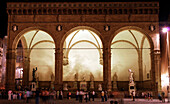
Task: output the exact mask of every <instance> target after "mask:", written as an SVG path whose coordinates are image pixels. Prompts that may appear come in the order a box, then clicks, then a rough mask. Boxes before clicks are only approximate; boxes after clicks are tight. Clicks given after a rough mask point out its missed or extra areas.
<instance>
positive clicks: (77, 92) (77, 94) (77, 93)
mask: <svg viewBox="0 0 170 104" xmlns="http://www.w3.org/2000/svg"><path fill="white" fill-rule="evenodd" d="M78 97H79V91H78V90H77V91H76V101H77V100H78Z"/></svg>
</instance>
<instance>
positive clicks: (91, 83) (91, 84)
mask: <svg viewBox="0 0 170 104" xmlns="http://www.w3.org/2000/svg"><path fill="white" fill-rule="evenodd" d="M90 89H94V81H91V82H90Z"/></svg>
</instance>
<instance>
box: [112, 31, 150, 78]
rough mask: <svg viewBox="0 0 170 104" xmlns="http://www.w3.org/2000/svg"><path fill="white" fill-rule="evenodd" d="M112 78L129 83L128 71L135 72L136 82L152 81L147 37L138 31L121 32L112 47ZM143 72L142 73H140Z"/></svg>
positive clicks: (113, 41)
mask: <svg viewBox="0 0 170 104" xmlns="http://www.w3.org/2000/svg"><path fill="white" fill-rule="evenodd" d="M111 53H112V56H111V72H112V73H111V76H112V80H113V79H114V76H116V77H117V81H129V72H128V69H131V70H132V71H133V72H134V80H135V81H139V80H140V78H139V77H142V78H143V79H142V80H143V81H146V80H150V71H151V56H150V43H149V41H148V39H147V37H146V36H145V35H144V34H142V33H141V32H139V31H136V30H124V31H121V32H119V33H118V34H117V35H116V36H115V37H114V39H113V40H112V45H111ZM140 70H141V71H140Z"/></svg>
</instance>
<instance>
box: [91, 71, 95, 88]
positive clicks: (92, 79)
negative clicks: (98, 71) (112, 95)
mask: <svg viewBox="0 0 170 104" xmlns="http://www.w3.org/2000/svg"><path fill="white" fill-rule="evenodd" d="M90 89H94V76H93V74H92V73H90Z"/></svg>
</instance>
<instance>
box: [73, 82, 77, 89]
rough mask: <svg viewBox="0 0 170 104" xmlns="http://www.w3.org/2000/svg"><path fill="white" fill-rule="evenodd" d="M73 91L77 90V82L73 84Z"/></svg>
mask: <svg viewBox="0 0 170 104" xmlns="http://www.w3.org/2000/svg"><path fill="white" fill-rule="evenodd" d="M73 89H77V81H75V82H74V85H73Z"/></svg>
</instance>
